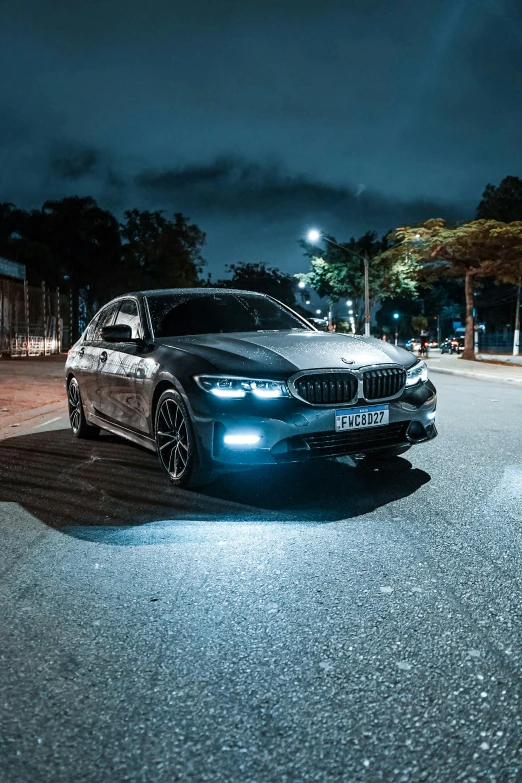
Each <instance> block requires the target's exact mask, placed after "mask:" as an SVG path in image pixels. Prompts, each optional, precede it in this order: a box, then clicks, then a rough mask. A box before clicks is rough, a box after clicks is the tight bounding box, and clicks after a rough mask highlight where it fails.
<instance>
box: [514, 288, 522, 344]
mask: <svg viewBox="0 0 522 783" xmlns="http://www.w3.org/2000/svg"><path fill="white" fill-rule="evenodd" d="M521 286H522V278H519V280H518V287H517V304H516V310H515V334H514V335H513V356H518V353H519V350H520V288H521Z"/></svg>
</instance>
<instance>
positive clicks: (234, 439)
mask: <svg viewBox="0 0 522 783" xmlns="http://www.w3.org/2000/svg"><path fill="white" fill-rule="evenodd" d="M223 440H224V441H225V443H226V444H227V445H228V446H254V444H256V443H258V442H259V441H260V440H261V436H260V435H253V434H251V433H248V432H239V433H238V434H236V435H225V437H224V438H223Z"/></svg>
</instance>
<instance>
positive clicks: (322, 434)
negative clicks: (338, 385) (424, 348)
mask: <svg viewBox="0 0 522 783" xmlns="http://www.w3.org/2000/svg"><path fill="white" fill-rule="evenodd" d="M373 404H378V403H368V402H366V401H365V400H359V401H358V402H357V403H354V404H353V405H352V406H347V405H342V406H337V407H338V408H339V407H342V408H343V409H344V408H349V407H359V406H361V405H373ZM388 404H389V410H390V417H389V424H388V425H385V426H379V427H371V428H367V429H361V430H355V431H349V432H343V433H337V432H336V431H335V407H328V408H321V407H315V406H311V405H307V404H306V403H302V402H300V401H299V400H297V399H295V398H285V399H282V400H262V401H259V400H256V401H246V400H216V399H213V398H211V396H210V395H209V394H207V393H206V392H201V391H200V392H199V393H196V394H195V395H194V396H193V397H192V398H191V400H190V407H191V413H192V420H193V424H194V429H195V434H196V437H197V439H198V443H199V447H200V450H201V452H202V456H203V457H204V459H205V460H207V461H212V462H213V464H214V466H215V467H216V468H217V469H219V468H220V467H222V468H223V469H224V470H230V469H232V468H234V467H242V466H253V465H275V464H279V463H281V462H300V461H303V460H307V459H314V458H320V457H323V458H324V457H334V456H342V455H346V454H365V453H368V452H371V451H378V450H379V449H383V448H395V447H401V446H404V447H406V446H410V445H412V444H415V443H422V442H425V441H428V440H432V439H433V438H435V437H436V435H437V430H436V427H435V410H436V405H437V395H436V391H435V388H434V387H433V385H432V384H431V382H430V381H428V382H427V383H423V384H419V386H418V387H414V388H413V389H408V390H405V392H404V393H403V394H402V396H401V397H400V398H399V399H395V400H391V401H390V402H389V403H388ZM239 433H249V434H253V435H258V436H259V441H258V442H257V443H256V444H255V445H244V446H237V445H229V444H226V443H225V435H227V434H231V435H236V434H239Z"/></svg>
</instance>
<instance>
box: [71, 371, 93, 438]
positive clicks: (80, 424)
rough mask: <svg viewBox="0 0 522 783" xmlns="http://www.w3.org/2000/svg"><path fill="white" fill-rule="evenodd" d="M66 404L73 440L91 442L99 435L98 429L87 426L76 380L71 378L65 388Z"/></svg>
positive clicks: (90, 425) (91, 425)
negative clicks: (78, 439)
mask: <svg viewBox="0 0 522 783" xmlns="http://www.w3.org/2000/svg"><path fill="white" fill-rule="evenodd" d="M67 402H68V405H69V422H70V424H71V430H72V433H73V435H74V437H75V438H80V439H82V440H92V439H93V438H97V437H98V435H99V434H100V428H99V427H96V426H94V425H93V424H88V423H87V419H86V418H85V413H84V411H83V403H82V395H81V394H80V387H79V386H78V381H77V380H76V378H71V380H70V381H69V385H68V387H67Z"/></svg>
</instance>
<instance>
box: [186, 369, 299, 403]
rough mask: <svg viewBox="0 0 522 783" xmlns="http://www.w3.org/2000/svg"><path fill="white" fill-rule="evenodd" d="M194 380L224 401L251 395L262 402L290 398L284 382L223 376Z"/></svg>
mask: <svg viewBox="0 0 522 783" xmlns="http://www.w3.org/2000/svg"><path fill="white" fill-rule="evenodd" d="M194 380H195V381H196V383H197V384H198V386H200V387H201V388H202V389H203V390H204V391H206V392H209V393H210V394H213V395H214V396H215V397H221V398H223V399H229V400H240V399H242V398H243V397H246V396H247V395H251V396H252V397H255V398H257V399H260V400H275V399H278V398H280V397H289V396H290V392H289V391H288V387H287V385H286V383H284V381H264V380H257V379H254V378H234V377H230V378H227V377H223V376H221V375H195V376H194Z"/></svg>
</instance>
